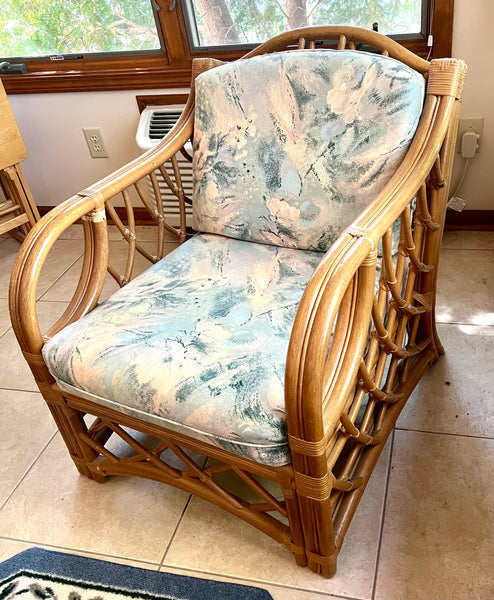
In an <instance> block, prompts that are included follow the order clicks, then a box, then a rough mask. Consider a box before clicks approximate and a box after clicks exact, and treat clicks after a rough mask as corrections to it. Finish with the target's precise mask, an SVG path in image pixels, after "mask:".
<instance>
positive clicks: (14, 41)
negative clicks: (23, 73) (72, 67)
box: [0, 0, 160, 58]
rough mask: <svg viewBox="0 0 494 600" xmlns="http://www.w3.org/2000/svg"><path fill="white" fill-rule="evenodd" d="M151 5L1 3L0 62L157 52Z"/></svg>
mask: <svg viewBox="0 0 494 600" xmlns="http://www.w3.org/2000/svg"><path fill="white" fill-rule="evenodd" d="M159 47H160V43H159V38H158V34H157V31H156V25H155V22H154V17H153V13H152V9H151V3H150V1H149V0H70V1H69V0H62V1H60V0H0V56H2V57H5V58H7V57H13V56H46V55H56V54H86V53H90V52H114V51H125V50H139V49H153V48H159Z"/></svg>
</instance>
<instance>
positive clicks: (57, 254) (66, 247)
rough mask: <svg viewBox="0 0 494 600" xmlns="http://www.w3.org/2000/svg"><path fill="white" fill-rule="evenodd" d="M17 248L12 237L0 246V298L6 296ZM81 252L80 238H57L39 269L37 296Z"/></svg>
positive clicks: (18, 245)
mask: <svg viewBox="0 0 494 600" xmlns="http://www.w3.org/2000/svg"><path fill="white" fill-rule="evenodd" d="M19 248H20V244H19V242H17V241H16V240H14V239H12V240H7V241H6V242H5V243H4V244H2V246H1V247H0V298H8V286H9V281H10V273H11V271H12V267H13V266H14V261H15V258H16V256H17V253H18V251H19ZM82 252H83V242H82V240H58V241H57V242H56V243H55V245H54V247H53V249H52V251H51V252H50V254H49V255H48V257H47V259H46V262H45V265H44V266H43V269H42V271H41V275H40V278H39V282H38V289H37V297H38V298H39V297H41V296H42V295H43V293H44V292H46V290H47V289H49V288H50V287H51V286H52V285H53V284H54V283H55V282H56V281H57V280H58V279H59V278H60V277H61V275H63V273H64V272H65V271H66V270H67V269H68V268H69V267H70V266H71V265H72V264H73V263H74V262H75V261H76V260H77V259H78V258H79V257H80V256H81V254H82Z"/></svg>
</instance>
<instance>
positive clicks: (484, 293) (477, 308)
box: [436, 250, 494, 325]
mask: <svg viewBox="0 0 494 600" xmlns="http://www.w3.org/2000/svg"><path fill="white" fill-rule="evenodd" d="M437 285H438V303H437V310H436V317H437V321H438V322H440V323H467V324H470V325H494V252H493V251H487V250H463V251H460V250H443V251H442V252H441V257H440V262H439V276H438V284H437Z"/></svg>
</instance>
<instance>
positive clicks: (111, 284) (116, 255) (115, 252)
mask: <svg viewBox="0 0 494 600" xmlns="http://www.w3.org/2000/svg"><path fill="white" fill-rule="evenodd" d="M142 246H143V247H144V248H145V249H146V250H147V251H148V252H150V253H154V252H155V250H156V248H155V246H154V245H153V244H152V242H143V243H142ZM175 248H176V244H172V243H167V244H166V250H167V253H168V252H171V251H172V250H174V249H175ZM126 260H127V243H126V242H118V241H112V242H110V262H111V264H112V266H113V267H114V268H115V269H117V270H118V272H119V273H121V274H123V272H124V270H125V265H126ZM150 266H151V263H150V262H149V261H148V260H147V259H146V258H144V257H143V256H142V255H141V254H137V255H136V258H135V263H134V269H133V276H134V277H135V276H136V275H138V274H139V273H142V272H143V271H145V270H146V269H148V268H149V267H150ZM81 268H82V258H81V259H79V260H78V261H77V262H76V263H75V264H74V265H73V266H72V267H71V268H70V269H69V270H68V271H67V272H66V273H65V274H64V276H63V277H62V278H60V279H59V281H57V283H56V284H55V285H53V286H52V287H51V288H50V289H49V290H48V291H47V292H46V293H45V294H44V295H43V300H65V301H67V302H68V301H69V300H70V299H71V298H72V296H73V294H74V291H75V289H76V287H77V282H78V281H79V276H80V273H81ZM118 289H119V286H118V284H117V283H116V281H115V280H114V279H113V278H112V277H111V276H110V275H107V278H106V282H105V285H104V287H103V291H102V293H101V300H103V299H105V298H107V297H108V296H110V295H111V294H113V293H115V292H116V291H117V290H118Z"/></svg>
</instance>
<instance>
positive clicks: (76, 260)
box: [36, 252, 84, 302]
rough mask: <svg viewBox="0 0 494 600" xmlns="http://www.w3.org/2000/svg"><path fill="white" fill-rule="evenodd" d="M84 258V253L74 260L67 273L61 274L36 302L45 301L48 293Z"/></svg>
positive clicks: (66, 270)
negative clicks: (44, 298)
mask: <svg viewBox="0 0 494 600" xmlns="http://www.w3.org/2000/svg"><path fill="white" fill-rule="evenodd" d="M83 257H84V252H82V254H80V255H79V256H78V257H77V258H76V259H75V260H74V262H72V263H70V265H69V266H68V267H67V268H66V269H65V271H63V273H61V274H60V275H59V276H58V277H57V279H56V280H55V281H54V282H53V283H52V284H51V285H49V286H48V287H47V289H46V290H45V291H44V292H43V293H42V294H41V296H38V297H37V298H36V302H39V301H40V300H43V297H44V296H46V294H47V293H48V292H49V291H50V290H51V288H52V287H53V286H54V285H56V284H57V283H58V282H59V281H60V279H62V277H63V276H64V275H66V273H67V272H68V271H70V269H72V267H73V266H74V265H75V264H76V262H78V261H79V260H80V259H81V258H83ZM81 268H82V267H81ZM45 302H49V300H48V301H47V300H45Z"/></svg>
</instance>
